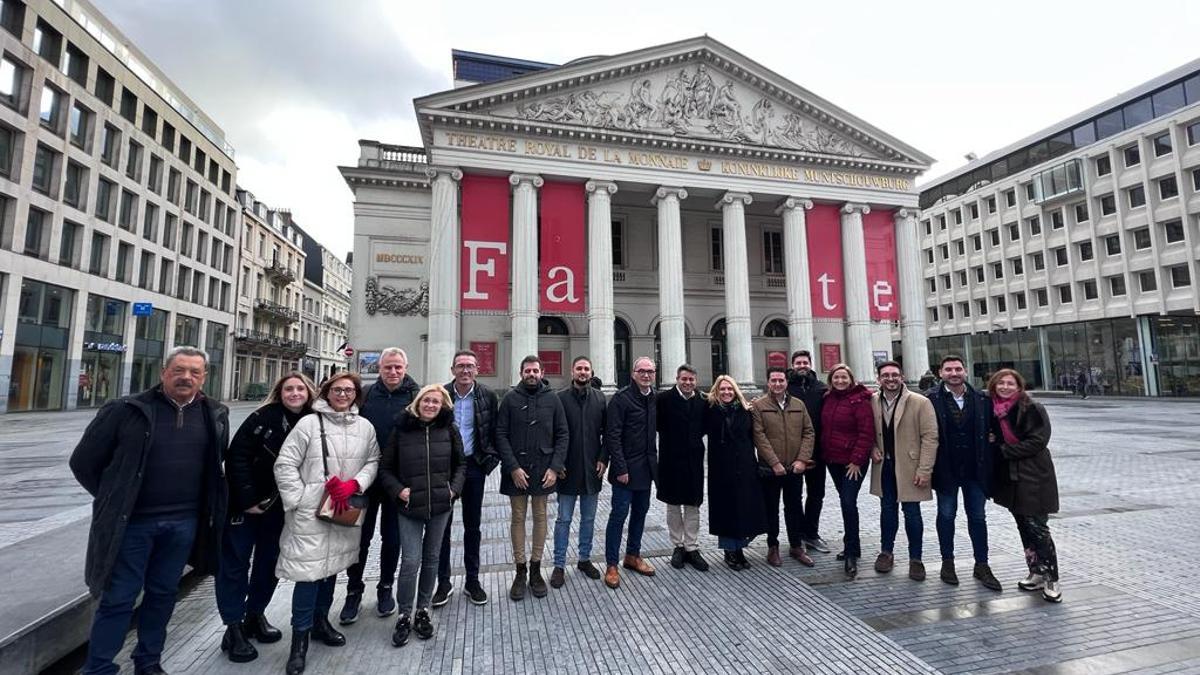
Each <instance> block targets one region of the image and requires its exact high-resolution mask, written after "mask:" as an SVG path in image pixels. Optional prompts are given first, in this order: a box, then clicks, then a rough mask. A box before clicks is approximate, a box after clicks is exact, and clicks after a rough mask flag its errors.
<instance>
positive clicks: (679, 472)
mask: <svg viewBox="0 0 1200 675" xmlns="http://www.w3.org/2000/svg"><path fill="white" fill-rule="evenodd" d="M655 404H656V408H657V413H656V414H657V420H656V423H655V426H657V427H658V481H657V484H658V490H657V492H656V493H655V494H656V495H657V496H658V501H660V502H663V503H664V504H666V505H667V531H668V532H669V533H670V535H671V545H672V546H674V547H675V550H674V551H673V552H672V553H671V567H674V568H675V569H683V566H684V565H685V564H690V565H691V566H692V567H694V568H696V569H697V570H699V571H701V572H707V571H708V563H707V562H705V561H704V558H703V557H702V556H701V555H700V506H701V505H702V504H703V503H704V405H705V403H704V397H703V396H701V394H700V392H698V391H696V369H695V368H694V367H692V366H691V365H689V364H686V363H685V364H683V365H681V366H679V368H677V369H676V370H675V386H674V387H672V388H671V389H668V390H667V391H664V392H662V393H660V394H659V395H658V396H657V399H656V401H655Z"/></svg>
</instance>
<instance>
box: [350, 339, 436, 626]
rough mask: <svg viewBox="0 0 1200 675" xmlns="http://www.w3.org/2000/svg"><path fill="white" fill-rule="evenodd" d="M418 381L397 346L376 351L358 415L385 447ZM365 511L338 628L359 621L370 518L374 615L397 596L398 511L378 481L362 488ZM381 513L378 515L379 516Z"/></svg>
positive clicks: (391, 607) (390, 607) (390, 608)
mask: <svg viewBox="0 0 1200 675" xmlns="http://www.w3.org/2000/svg"><path fill="white" fill-rule="evenodd" d="M420 390H421V385H419V384H417V382H416V380H414V379H412V377H410V376H409V375H408V354H405V353H404V350H403V349H400V348H399V347H388V348H387V349H385V350H383V351H382V352H380V354H379V379H378V380H375V384H373V385H371V388H370V389H367V391H366V393H365V394H364V395H363V399H364V400H363V402H362V405H361V406H359V414H360V415H362V416H363V417H365V418H367V420H368V421H370V422H371V425H372V426H374V427H375V438H376V439H378V441H379V447H380V448H386V447H387V443H388V438H389V437H390V436H391V435H392V426H393V425H395V423H396V417H397V415H399V414H400V411H401V410H404V408H405V407H406V406H408V404H409V403H412V400H413V397H414V396H416V395H417V392H418V391H420ZM367 498H368V507H367V515H366V517H365V518H364V519H363V524H362V539H361V540H360V541H361V543H360V545H359V548H358V562H357V563H355V564H354V565H352V566H351V567H350V569H348V570H346V577H347V582H346V604H345V605H343V606H342V612H341V614H340V615H339V616H338V623H340V624H341V625H343V626H346V625H349V624H352V623H354V622H355V621H357V620H358V608H359V605H360V604H361V603H362V596H363V591H364V590H366V586H365V585H364V584H363V569H364V568H365V567H366V566H367V554H368V553H369V552H370V551H371V540H372V539H374V538H375V521H376V519H378V520H379V538H380V540H381V542H382V543H381V548H380V550H379V583H378V584H376V586H375V592H376V605H375V613H376V614H378V615H379V616H380V617H384V616H389V615H390V614H391V613H392V612H395V611H396V594H395V593H393V592H392V585H393V584H394V583H395V581H396V566H397V565H398V564H399V562H400V521H399V520H397V519H398V518H399V517H400V512H399V511H398V510H397V504H396V501H395V500H394V499H392V498H390V497H388V496H387V494H385V493H384V491H383V486H382V485H381V484H380V482H379V481H375V484H374V485H372V486H371V487H369V488H367ZM380 512H382V514H383V515H382V517H380V515H379V514H380Z"/></svg>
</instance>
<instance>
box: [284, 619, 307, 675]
mask: <svg viewBox="0 0 1200 675" xmlns="http://www.w3.org/2000/svg"><path fill="white" fill-rule="evenodd" d="M307 661H308V631H306V630H294V631H292V651H291V652H289V653H288V660H287V671H286V672H287V675H300V673H303V672H304V666H305V665H306V664H307Z"/></svg>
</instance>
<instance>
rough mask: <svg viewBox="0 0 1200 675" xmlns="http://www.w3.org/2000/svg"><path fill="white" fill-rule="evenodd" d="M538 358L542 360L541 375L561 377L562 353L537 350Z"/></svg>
mask: <svg viewBox="0 0 1200 675" xmlns="http://www.w3.org/2000/svg"><path fill="white" fill-rule="evenodd" d="M538 358H539V359H541V360H542V375H562V366H563V364H562V361H563V359H562V351H561V350H548V351H542V350H540V349H539V350H538Z"/></svg>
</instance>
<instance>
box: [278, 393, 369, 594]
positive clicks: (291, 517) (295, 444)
mask: <svg viewBox="0 0 1200 675" xmlns="http://www.w3.org/2000/svg"><path fill="white" fill-rule="evenodd" d="M313 412H314V413H316V414H313V415H306V416H304V417H303V418H301V419H300V422H298V423H297V424H296V426H295V427H294V428H293V429H292V431H291V433H289V434H288V437H287V440H285V441H284V442H283V447H282V448H280V449H279V458H278V459H276V460H275V482H276V484H278V485H279V499H280V502H282V504H283V512H284V516H283V534H282V535H280V537H279V562H278V563H277V564H276V565H275V576H277V577H279V578H280V579H290V580H291V581H317V580H319V579H324V578H325V577H329V576H333V575H335V574H337V573H338V572H341V571H342V570H345V569H347V568H348V567H350V566H351V565H353V564H354V563H356V562H358V540H359V536H360V535H361V530H360V527H345V526H342V525H334V524H333V523H326V522H324V521H321V520H317V515H316V514H317V506H318V505H320V503H321V498H322V497H324V495H325V471H324V467H323V465H322V461H321V428H320V425H319V423H318V417H321V418H324V420H325V441H326V443H327V444H328V446H329V475H330V476H338V477H339V478H341V479H342V480H351V479H353V480H356V481H358V487H359V488H360V489H362V490H366V489H367V487H368V486H370V485H371V482H372V481H374V480H375V474H376V471H377V470H378V469H379V442H378V441H377V440H376V439H375V428H374V427H373V426H371V423H370V422H368V421H367V420H366V418H364V417H360V416H359V415H358V408H357V407H356V406H351V407H350V410H349V411H347V412H342V413H339V412H334V410H333V408H331V407H330V406H329V403H328V402H326V401H325V400H324V399H318V400H317V402H316V403H314V404H313Z"/></svg>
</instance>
